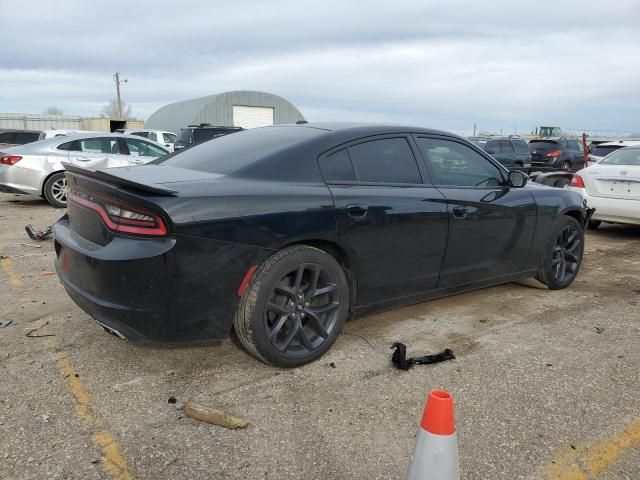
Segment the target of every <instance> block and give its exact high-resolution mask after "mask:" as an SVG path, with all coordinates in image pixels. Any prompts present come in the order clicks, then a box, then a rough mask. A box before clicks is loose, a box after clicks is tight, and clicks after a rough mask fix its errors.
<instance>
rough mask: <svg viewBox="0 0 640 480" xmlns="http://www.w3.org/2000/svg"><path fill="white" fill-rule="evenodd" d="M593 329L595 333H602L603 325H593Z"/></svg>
mask: <svg viewBox="0 0 640 480" xmlns="http://www.w3.org/2000/svg"><path fill="white" fill-rule="evenodd" d="M593 329H594V330H595V331H596V333H603V332H604V327H593Z"/></svg>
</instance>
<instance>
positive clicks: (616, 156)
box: [598, 148, 640, 166]
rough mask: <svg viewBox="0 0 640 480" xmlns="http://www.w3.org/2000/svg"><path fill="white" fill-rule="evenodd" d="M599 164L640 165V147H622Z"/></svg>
mask: <svg viewBox="0 0 640 480" xmlns="http://www.w3.org/2000/svg"><path fill="white" fill-rule="evenodd" d="M598 165H634V166H640V148H620V149H618V150H617V151H616V152H613V153H612V154H611V155H609V156H608V157H607V158H603V159H602V160H601V161H600V163H598Z"/></svg>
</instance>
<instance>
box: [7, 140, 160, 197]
mask: <svg viewBox="0 0 640 480" xmlns="http://www.w3.org/2000/svg"><path fill="white" fill-rule="evenodd" d="M168 154H169V151H168V150H166V149H165V148H164V147H161V146H160V145H158V144H156V143H154V142H151V141H149V140H145V139H143V138H140V137H133V136H131V135H121V134H117V133H115V134H114V133H104V132H92V133H84V134H70V135H68V136H63V137H55V138H51V139H49V140H40V141H38V142H33V143H28V144H26V145H20V146H18V147H11V148H3V149H2V150H1V151H0V192H10V193H26V194H31V195H41V196H42V197H44V198H45V199H46V200H47V201H48V202H49V203H50V204H51V205H53V206H54V207H56V208H63V207H66V206H67V179H66V177H65V175H64V166H63V164H64V163H70V164H72V165H76V166H79V167H82V168H85V169H88V170H93V171H95V170H100V169H104V168H111V167H125V166H134V165H142V164H145V163H148V162H151V161H153V160H155V159H156V158H158V157H163V156H165V155H168Z"/></svg>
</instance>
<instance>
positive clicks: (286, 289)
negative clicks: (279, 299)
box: [275, 282, 296, 300]
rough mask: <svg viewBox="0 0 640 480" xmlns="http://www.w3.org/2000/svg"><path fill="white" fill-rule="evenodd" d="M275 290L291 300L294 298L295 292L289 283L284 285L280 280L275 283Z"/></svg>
mask: <svg viewBox="0 0 640 480" xmlns="http://www.w3.org/2000/svg"><path fill="white" fill-rule="evenodd" d="M275 291H276V292H278V293H280V294H282V295H286V296H287V297H289V298H290V299H292V300H295V298H296V293H295V292H294V291H293V289H292V288H291V287H290V286H289V285H284V284H283V283H282V282H280V283H278V284H276V287H275Z"/></svg>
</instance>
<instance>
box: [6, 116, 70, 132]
mask: <svg viewBox="0 0 640 480" xmlns="http://www.w3.org/2000/svg"><path fill="white" fill-rule="evenodd" d="M81 125H82V117H67V116H62V115H38V114H32V113H0V128H18V129H24V130H51V129H54V128H55V129H57V130H63V129H67V130H80V128H81Z"/></svg>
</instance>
